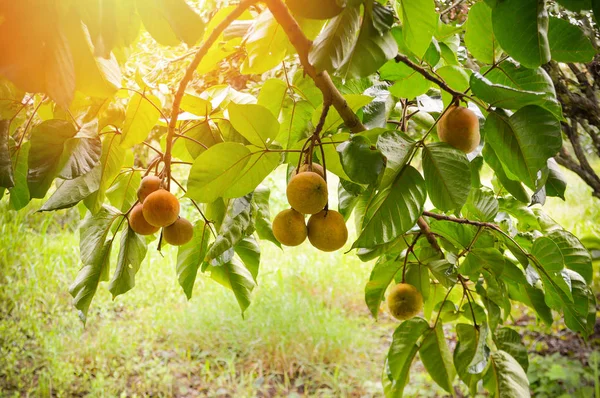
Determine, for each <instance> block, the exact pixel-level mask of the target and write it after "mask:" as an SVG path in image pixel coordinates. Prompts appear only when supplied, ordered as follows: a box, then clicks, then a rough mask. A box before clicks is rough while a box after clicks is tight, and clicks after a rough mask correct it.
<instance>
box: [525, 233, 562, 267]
mask: <svg viewBox="0 0 600 398" xmlns="http://www.w3.org/2000/svg"><path fill="white" fill-rule="evenodd" d="M531 254H532V255H534V256H535V257H536V258H537V259H538V261H539V262H540V264H541V265H542V266H543V267H544V269H545V270H546V271H548V272H560V271H562V270H563V268H564V260H563V258H562V253H561V252H560V248H559V247H558V245H557V244H556V243H554V241H553V240H552V239H550V238H547V237H545V236H540V237H539V238H537V239H536V240H535V241H534V242H533V247H532V249H531Z"/></svg>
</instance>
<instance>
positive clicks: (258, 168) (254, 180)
mask: <svg viewBox="0 0 600 398" xmlns="http://www.w3.org/2000/svg"><path fill="white" fill-rule="evenodd" d="M248 148H249V149H250V150H251V151H252V156H251V157H250V159H249V160H248V163H247V164H246V166H245V167H244V169H243V170H242V171H241V172H240V174H239V177H238V178H237V179H236V180H235V181H234V182H233V183H232V186H231V187H230V188H229V189H227V191H225V192H224V193H223V197H224V198H238V197H240V196H244V195H246V194H248V193H250V192H252V191H253V190H254V188H256V187H257V186H258V185H259V184H260V183H261V182H262V181H263V180H264V179H265V178H266V177H267V176H268V175H269V174H271V172H272V171H273V170H275V169H276V168H277V166H279V164H280V163H281V154H280V153H278V152H266V151H265V150H261V149H260V148H256V147H252V146H248Z"/></svg>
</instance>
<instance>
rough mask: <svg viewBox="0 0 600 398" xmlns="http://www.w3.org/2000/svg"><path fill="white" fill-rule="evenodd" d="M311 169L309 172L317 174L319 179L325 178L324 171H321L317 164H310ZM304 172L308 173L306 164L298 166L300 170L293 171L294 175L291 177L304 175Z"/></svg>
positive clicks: (321, 168)
mask: <svg viewBox="0 0 600 398" xmlns="http://www.w3.org/2000/svg"><path fill="white" fill-rule="evenodd" d="M311 168H312V170H310V171H312V172H314V173H317V174H318V175H320V176H321V177H323V178H325V170H324V169H323V166H321V165H320V164H318V163H313V164H311ZM297 170H299V171H297ZM306 171H309V170H308V164H303V165H302V166H300V169H296V170H294V174H293V175H296V174H300V173H304V172H306Z"/></svg>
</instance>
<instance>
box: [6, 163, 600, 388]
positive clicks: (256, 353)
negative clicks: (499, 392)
mask: <svg viewBox="0 0 600 398" xmlns="http://www.w3.org/2000/svg"><path fill="white" fill-rule="evenodd" d="M569 180H570V182H571V185H570V187H569V189H568V191H567V196H568V201H569V202H568V203H570V204H569V205H568V206H567V205H565V204H563V203H562V202H559V201H556V200H554V199H551V200H549V203H548V205H547V210H548V212H549V213H550V215H551V216H552V217H553V218H555V219H556V220H557V221H559V222H561V223H562V224H563V225H565V226H566V227H567V228H568V229H571V230H573V231H575V232H576V233H578V234H586V233H594V232H595V233H597V228H598V227H597V226H596V223H597V221H598V220H599V209H598V207H599V206H598V203H596V202H595V201H594V200H593V199H592V198H591V196H590V195H589V192H587V190H586V188H585V187H584V186H583V185H582V184H581V183H578V180H577V179H575V178H573V177H572V176H569ZM273 181H278V182H277V184H275V183H274V182H273ZM282 184H283V178H282V174H281V173H279V174H278V175H277V176H276V177H275V179H274V180H271V181H270V185H271V187H272V188H273V190H274V195H273V199H272V213H273V215H274V214H275V212H277V211H278V210H280V209H282V208H283V207H284V205H285V203H284V201H283V197H282V194H281V192H282V191H283V186H282ZM39 206H40V203H39V202H36V203H32V205H30V206H29V207H28V208H27V209H26V210H24V211H22V212H20V213H16V212H13V211H9V210H7V204H6V200H3V201H2V202H0V226H1V227H0V228H1V231H0V396H11V395H13V394H14V395H16V396H27V395H29V396H36V397H45V396H57V397H67V396H84V395H89V396H98V397H102V396H106V397H111V396H119V395H121V394H124V395H127V396H145V395H152V396H190V397H194V396H235V397H250V396H294V395H293V394H297V395H305V394H306V395H310V396H335V397H338V396H356V397H358V396H366V397H369V396H381V387H380V382H379V380H380V374H381V373H380V372H381V368H382V364H383V359H384V356H385V352H386V350H387V348H388V346H389V343H390V340H391V334H392V331H393V329H394V327H395V326H396V325H397V323H396V322H393V321H391V320H390V319H389V317H387V316H386V315H385V314H382V316H381V319H380V320H379V321H378V322H375V321H374V320H373V319H372V318H371V317H370V315H369V313H368V311H367V309H366V306H365V304H364V301H363V289H364V284H365V282H366V281H367V279H368V276H369V273H370V271H371V267H372V264H365V263H361V262H360V261H359V260H358V259H357V258H356V257H355V256H354V255H353V254H351V253H350V254H346V255H344V254H342V253H339V252H338V253H334V254H324V253H321V252H318V251H316V250H315V249H313V248H312V247H310V245H308V244H305V245H303V246H301V247H299V248H292V249H286V250H285V251H281V250H279V249H278V248H276V247H275V246H274V245H272V244H270V243H263V245H262V249H263V253H262V262H261V271H260V275H259V286H258V287H257V288H256V289H255V291H254V294H253V302H252V305H251V306H250V308H249V309H248V310H247V311H246V314H245V319H242V317H241V314H240V310H239V307H238V306H237V303H236V301H235V299H234V297H233V294H231V292H230V291H227V290H225V289H224V288H222V287H221V286H220V285H218V284H216V283H214V282H213V281H212V280H210V279H208V278H206V277H205V276H203V275H200V276H199V277H198V280H197V282H196V286H195V289H194V296H193V298H192V300H191V301H189V302H188V301H187V300H186V299H185V296H184V294H183V292H182V291H181V288H180V287H179V286H178V285H177V281H176V275H175V265H174V264H175V261H174V258H175V254H176V251H175V250H174V249H173V248H169V247H167V248H166V249H165V250H163V255H164V258H163V257H162V256H161V255H160V254H158V253H157V252H156V251H154V250H150V251H149V253H150V255H149V258H147V259H146V261H145V262H144V264H143V265H142V268H141V270H140V272H139V273H138V277H137V280H136V284H137V286H136V288H135V289H134V290H132V291H131V292H129V293H127V294H126V295H123V296H120V297H118V298H117V299H116V300H114V301H113V300H112V299H111V296H110V293H109V292H108V290H107V288H106V284H105V283H104V284H102V285H101V286H100V288H99V291H98V293H97V295H96V297H95V298H94V301H93V303H92V307H91V309H90V313H89V316H88V323H87V326H86V327H85V328H84V327H83V325H82V323H81V322H80V320H79V318H78V316H77V313H76V311H75V310H74V308H73V306H72V299H71V296H70V295H69V293H68V286H69V285H70V283H71V282H72V281H73V279H74V277H75V275H76V274H77V271H78V269H79V266H80V264H79V249H78V233H77V224H78V221H79V214H78V211H77V210H76V209H72V210H70V211H68V212H63V213H53V214H46V213H43V214H40V213H35V210H36V209H37V208H39ZM579 211H581V212H585V214H586V217H585V220H584V222H581V221H580V220H581V218H580V217H579V216H576V217H574V216H573V215H574V214H579V213H578V212H579ZM351 233H353V232H352V231H351ZM351 238H352V237H351ZM151 247H154V243H153V244H152V245H151ZM114 254H116V253H114ZM113 264H114V262H113ZM439 394H441V390H439V389H438V388H436V387H435V385H434V383H433V382H432V381H431V379H430V378H429V377H428V376H427V375H426V374H425V373H424V372H422V368H421V367H420V366H419V365H417V366H416V367H415V368H414V372H413V373H412V374H411V383H410V385H409V387H408V389H407V394H406V395H407V396H421V397H422V396H436V395H439Z"/></svg>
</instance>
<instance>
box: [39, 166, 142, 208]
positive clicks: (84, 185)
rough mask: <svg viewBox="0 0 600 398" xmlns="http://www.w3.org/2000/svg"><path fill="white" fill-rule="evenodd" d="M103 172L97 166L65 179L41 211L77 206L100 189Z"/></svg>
mask: <svg viewBox="0 0 600 398" xmlns="http://www.w3.org/2000/svg"><path fill="white" fill-rule="evenodd" d="M101 174H102V167H100V166H96V167H94V168H93V169H92V171H90V172H89V173H86V174H84V175H82V176H79V177H77V178H75V179H73V180H65V181H64V182H63V183H62V184H60V185H59V187H58V188H57V189H56V191H54V193H53V194H52V196H50V198H48V200H47V201H46V202H45V203H44V205H43V206H42V207H41V209H40V211H53V210H59V209H66V208H69V207H73V206H75V205H76V204H77V203H79V202H81V201H82V200H83V199H85V198H87V197H88V196H90V195H91V194H92V193H94V192H96V191H97V190H98V188H99V187H100V175H101ZM136 189H137V187H136Z"/></svg>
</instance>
